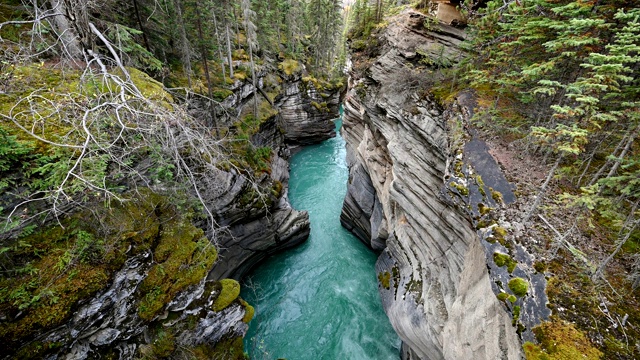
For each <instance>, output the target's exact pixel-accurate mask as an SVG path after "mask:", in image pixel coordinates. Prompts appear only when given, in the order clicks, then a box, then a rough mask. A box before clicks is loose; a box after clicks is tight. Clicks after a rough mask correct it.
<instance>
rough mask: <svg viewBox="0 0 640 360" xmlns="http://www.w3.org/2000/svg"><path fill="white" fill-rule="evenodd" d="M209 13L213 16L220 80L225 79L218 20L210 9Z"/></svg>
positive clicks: (225, 73)
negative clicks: (220, 71)
mask: <svg viewBox="0 0 640 360" xmlns="http://www.w3.org/2000/svg"><path fill="white" fill-rule="evenodd" d="M211 15H212V16H213V28H214V29H215V31H214V36H215V37H216V47H217V48H218V58H219V59H220V68H222V80H223V82H224V81H226V78H227V72H226V70H225V67H224V57H223V56H222V46H220V36H219V35H218V20H217V19H216V12H215V11H213V9H212V10H211Z"/></svg>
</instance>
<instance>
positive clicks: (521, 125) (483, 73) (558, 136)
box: [461, 0, 640, 285]
mask: <svg viewBox="0 0 640 360" xmlns="http://www.w3.org/2000/svg"><path fill="white" fill-rule="evenodd" d="M465 8H466V9H467V10H468V12H469V15H470V17H471V18H472V21H471V27H470V30H471V32H472V37H471V40H470V41H469V43H468V45H469V51H470V52H471V53H472V56H470V57H469V58H468V59H467V60H466V67H465V68H463V69H462V71H461V76H462V77H463V78H465V80H466V84H468V85H471V86H472V87H474V88H475V89H477V90H478V93H479V94H480V97H481V98H482V99H484V102H485V105H487V107H488V110H487V112H486V113H485V114H484V116H486V117H490V118H491V119H492V121H491V122H486V123H487V124H492V125H491V126H493V127H494V128H495V129H499V130H500V131H511V132H512V135H513V136H514V137H516V138H521V139H523V140H524V141H523V143H525V144H526V146H525V147H526V148H527V149H528V150H529V151H530V152H532V153H537V154H540V155H542V156H543V158H544V159H547V160H548V161H549V162H550V163H555V164H556V166H553V167H552V169H553V170H552V173H551V174H549V175H550V176H552V175H556V176H559V177H562V178H563V179H565V180H566V181H568V182H569V183H570V184H572V185H573V187H572V188H568V189H567V190H566V191H565V192H564V193H563V194H562V195H561V196H560V197H559V198H558V200H560V201H562V204H563V205H564V206H566V207H567V208H568V209H569V210H570V211H571V213H572V214H578V215H579V216H578V217H577V221H580V220H586V223H588V224H599V225H601V228H605V229H607V230H606V231H609V232H610V234H611V236H612V237H613V238H616V239H617V240H616V241H615V244H614V245H615V246H613V247H612V250H611V251H610V253H611V255H610V256H609V257H608V258H606V259H599V260H598V259H594V262H595V263H596V264H597V271H595V272H594V273H593V274H592V278H593V279H594V280H598V279H601V278H602V277H603V276H604V274H605V272H606V271H605V268H606V266H607V264H608V263H609V261H610V260H611V259H612V257H614V256H615V255H617V254H618V253H619V251H620V250H621V248H622V247H623V245H624V244H628V242H633V243H637V242H638V240H639V239H640V229H639V225H640V211H639V206H638V204H639V202H640V147H639V145H638V144H639V142H638V137H639V135H640V8H638V4H637V2H635V1H625V0H598V1H585V0H559V1H547V0H519V1H508V2H503V1H489V2H488V3H487V4H486V6H483V7H479V8H476V7H475V6H474V4H471V3H467V4H465ZM471 9H474V10H471ZM558 165H559V166H558ZM556 168H557V171H556ZM554 173H556V174H554ZM535 211H536V209H535V207H534V208H532V209H531V211H530V212H529V214H528V216H527V219H528V218H529V217H530V216H531V215H532V214H534V213H535ZM574 221H576V220H574ZM634 246H635V245H634ZM628 270H629V271H630V276H631V277H632V279H638V270H639V269H638V267H637V266H636V267H635V269H632V268H630V267H629V268H628ZM635 283H636V285H637V284H638V283H639V282H638V281H637V280H636V282H635Z"/></svg>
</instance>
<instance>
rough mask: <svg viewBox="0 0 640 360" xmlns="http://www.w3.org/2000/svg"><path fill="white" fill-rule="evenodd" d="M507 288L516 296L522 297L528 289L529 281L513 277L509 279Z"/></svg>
mask: <svg viewBox="0 0 640 360" xmlns="http://www.w3.org/2000/svg"><path fill="white" fill-rule="evenodd" d="M508 285H509V289H511V291H513V293H514V294H515V295H516V296H519V297H522V296H525V295H526V294H527V291H529V283H527V281H526V280H525V279H523V278H519V277H517V278H513V279H511V280H509V284H508Z"/></svg>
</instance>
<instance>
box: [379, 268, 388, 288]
mask: <svg viewBox="0 0 640 360" xmlns="http://www.w3.org/2000/svg"><path fill="white" fill-rule="evenodd" d="M378 281H379V282H380V285H382V287H383V288H385V289H387V290H389V287H390V282H391V274H390V273H389V272H388V271H385V272H381V273H378Z"/></svg>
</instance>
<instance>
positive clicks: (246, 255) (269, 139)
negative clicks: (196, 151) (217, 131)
mask: <svg viewBox="0 0 640 360" xmlns="http://www.w3.org/2000/svg"><path fill="white" fill-rule="evenodd" d="M259 83H260V84H262V83H263V82H262V80H261V81H260V82H259ZM233 89H234V91H235V92H234V93H233V94H231V95H230V96H229V97H228V99H227V100H225V101H224V102H223V104H226V106H232V107H236V108H234V109H227V110H228V111H225V112H224V113H225V114H226V115H225V116H227V118H224V119H222V118H221V119H220V120H221V121H222V122H224V123H225V124H226V125H227V126H229V125H230V123H231V122H232V119H231V118H232V117H233V116H230V114H231V115H233V114H239V113H241V109H242V107H243V106H245V105H246V104H248V103H249V102H251V101H252V97H253V96H260V97H263V98H266V96H265V95H264V94H260V95H258V92H257V91H255V89H253V87H252V85H250V84H248V83H246V82H245V83H244V84H241V83H238V84H235V85H234V87H233ZM302 89H304V91H303V90H302ZM282 91H283V93H282V95H281V96H279V97H278V99H279V100H278V102H277V104H276V106H279V110H280V112H279V114H277V115H274V116H270V117H269V118H267V119H265V120H264V121H262V122H261V123H260V125H259V129H258V131H257V132H256V133H254V134H252V136H251V137H250V139H249V141H250V142H251V143H252V145H253V146H255V147H256V148H258V147H269V148H271V150H272V151H271V156H270V166H269V171H263V172H260V173H259V174H250V173H249V172H250V171H251V169H240V167H238V168H230V169H228V170H223V169H221V168H217V167H212V168H210V169H208V172H207V175H206V176H203V177H202V178H201V180H202V181H204V182H205V184H201V185H202V188H203V189H206V188H207V187H210V188H211V189H212V190H211V191H207V192H206V194H203V195H202V196H203V197H204V198H202V200H204V201H205V202H206V203H207V204H208V205H209V211H211V213H212V215H213V217H214V218H215V221H216V223H217V226H218V227H219V229H217V232H216V233H215V235H214V236H210V238H214V239H215V242H216V243H215V244H214V245H215V246H216V248H217V249H218V251H217V261H216V262H215V264H213V265H212V264H211V263H212V262H213V261H214V258H215V254H216V252H215V251H213V254H214V255H211V254H209V255H210V256H209V258H207V259H208V260H207V261H209V260H210V262H205V261H204V260H202V261H201V262H202V264H200V263H198V264H195V262H196V261H197V260H201V259H200V257H202V256H201V255H199V253H198V254H197V255H193V256H190V255H189V256H185V259H184V260H181V262H180V263H179V264H178V265H179V266H178V267H177V269H176V268H170V267H169V264H163V263H161V260H160V259H159V258H158V257H159V256H160V255H158V254H160V253H162V254H164V255H163V256H164V257H167V256H171V255H170V254H172V253H174V252H175V253H177V254H182V253H183V252H185V251H186V250H184V249H181V248H180V247H181V246H183V245H184V244H178V245H171V246H172V247H171V248H170V249H167V246H169V245H164V243H163V244H160V242H161V240H159V239H161V238H165V239H173V238H180V237H181V236H183V235H185V234H184V233H185V232H186V231H185V229H190V230H189V231H194V232H195V233H196V234H198V236H202V230H200V229H197V227H196V226H194V225H197V224H193V223H192V219H191V218H189V217H188V216H186V215H184V214H179V213H177V214H171V215H167V216H166V217H167V218H169V219H179V220H180V221H181V222H184V223H188V226H187V227H186V228H185V227H180V226H178V227H175V228H172V227H171V224H172V223H171V222H170V221H169V220H166V219H165V220H163V221H160V220H157V219H156V220H157V224H156V223H154V224H155V228H154V229H155V231H156V232H155V233H153V234H151V235H149V236H148V238H145V241H146V242H147V243H148V244H147V245H145V246H147V247H144V249H143V250H135V249H137V248H138V247H140V248H143V246H142V245H140V244H138V243H140V241H138V242H137V243H136V246H130V247H129V249H128V250H126V254H122V256H124V257H125V258H126V262H125V261H124V260H123V262H124V265H122V264H121V265H120V266H122V267H121V268H120V269H119V270H118V269H114V270H113V274H112V276H111V278H109V279H105V280H104V283H103V284H101V285H100V286H101V288H98V289H100V290H97V291H93V292H92V293H90V294H88V295H86V296H85V298H83V299H81V301H80V302H78V303H77V304H75V305H74V306H73V309H72V310H73V313H70V315H69V317H67V318H65V319H61V320H62V323H60V324H56V326H55V327H54V326H49V325H48V326H42V327H40V328H37V329H35V330H34V331H32V332H30V333H28V334H26V335H24V336H22V335H16V334H9V335H8V337H7V338H9V337H10V338H11V343H10V344H6V345H7V346H5V348H4V349H2V350H1V351H0V358H7V359H9V358H15V357H22V356H26V357H27V358H36V357H37V358H41V357H46V358H48V359H63V358H68V359H86V358H100V357H109V358H119V359H133V358H137V357H141V356H142V357H149V358H161V357H162V358H164V357H166V356H168V355H169V354H170V353H173V354H174V356H175V357H181V356H184V357H190V356H193V354H192V353H191V352H192V351H193V349H195V348H197V347H198V346H200V345H203V344H205V345H207V346H209V347H210V350H211V351H214V352H215V354H214V353H211V354H207V356H210V357H213V358H221V359H231V358H233V359H235V358H244V355H243V352H242V339H241V338H242V337H243V336H244V335H245V333H246V331H247V328H248V325H247V323H248V322H249V321H250V319H251V317H252V313H253V308H251V306H250V305H249V304H247V303H246V302H244V301H243V300H242V299H240V298H239V297H238V294H239V285H238V284H237V283H236V282H233V281H232V280H223V281H219V280H221V279H224V278H235V279H240V278H241V277H242V276H243V275H244V274H245V273H246V272H247V271H249V270H250V269H251V268H252V267H253V266H255V265H256V264H257V263H258V262H260V261H261V260H262V259H264V258H265V257H267V256H268V255H270V254H273V253H275V252H278V251H281V250H282V249H285V248H288V247H292V246H295V245H297V244H299V243H300V242H302V241H304V240H306V238H307V237H308V235H309V216H308V214H307V212H306V211H297V210H295V209H293V208H292V207H291V205H290V204H289V200H288V196H287V189H288V180H289V163H288V159H289V157H290V150H289V146H290V144H293V145H298V144H308V143H312V142H317V141H321V140H324V139H326V138H328V137H331V136H333V135H335V132H334V124H333V122H332V120H333V119H335V118H336V117H337V116H338V102H339V97H340V94H339V92H338V91H337V90H336V91H329V92H325V93H320V92H318V91H316V89H315V88H314V87H313V85H311V84H303V81H302V79H301V76H297V77H292V78H286V79H284V82H283V85H282ZM321 99H324V100H323V102H322V103H318V102H315V101H316V100H318V101H319V100H321ZM314 102H315V103H316V104H317V105H318V106H314ZM196 107H198V106H197V105H196ZM196 111H197V109H196ZM149 192H150V191H149ZM145 194H146V193H145ZM199 195H200V194H199ZM142 197H143V198H145V196H142ZM166 201H167V202H169V203H170V202H171V201H172V200H171V199H167V200H166ZM168 207H171V206H169V205H168ZM178 207H179V206H178ZM134 208H135V213H136V214H137V215H136V216H137V217H133V218H131V219H129V218H128V217H124V218H122V219H119V220H118V222H119V223H114V226H113V227H114V229H112V230H114V231H116V232H117V230H118V229H117V226H121V227H123V226H124V225H122V223H129V222H130V223H132V224H134V225H135V226H133V225H132V226H133V227H132V228H131V229H124V228H123V229H124V230H123V229H120V230H119V231H120V232H121V233H122V232H123V233H125V235H123V234H121V233H118V234H117V236H122V237H123V241H124V240H127V239H128V238H127V236H128V237H140V236H141V235H138V234H142V233H146V232H148V231H149V230H148V229H147V228H148V227H149V226H146V225H145V224H146V223H145V222H144V221H140V219H155V217H157V216H158V214H159V213H160V212H161V210H160V207H159V206H156V205H154V206H151V205H150V207H149V209H147V208H143V207H140V206H139V207H134ZM176 211H178V210H176ZM178 212H179V211H178ZM183 217H184V218H183ZM149 221H150V220H149ZM116 225H117V226H116ZM88 226H90V225H88ZM102 226H108V225H102ZM185 226H186V225H185ZM202 227H203V228H207V226H202ZM196 230H197V231H196ZM187 235H188V234H187ZM209 235H211V234H209ZM188 240H189V241H191V240H193V241H192V242H195V243H197V244H199V245H197V246H200V245H201V244H202V242H201V241H200V240H201V239H200V238H198V237H197V238H194V239H188ZM205 240H206V239H205ZM189 241H187V243H186V244H187V245H189V246H191V245H193V244H191V242H189ZM166 243H170V241H167V242H166ZM207 245H209V244H208V242H207ZM161 247H164V248H163V249H160V248H161ZM132 249H134V250H132ZM206 249H208V251H209V253H211V249H212V247H206ZM192 250H193V249H192ZM134 251H138V253H135V254H134ZM197 251H203V252H204V251H205V250H202V249H197ZM194 253H196V252H195V251H194ZM167 262H168V261H167ZM191 262H194V264H191ZM172 265H174V264H172ZM189 266H192V267H193V268H194V270H193V271H191V270H192V269H189V271H190V272H188V274H193V273H198V271H201V272H202V273H203V276H200V275H198V277H194V278H193V279H188V280H187V279H183V278H179V279H172V278H171V276H174V275H175V273H178V274H182V273H181V272H182V271H186V270H185V269H186V268H188V267H189ZM165 267H166V268H165ZM203 268H204V270H203ZM207 269H211V270H210V271H209V272H208V274H207V271H206V270H207ZM170 271H172V272H173V273H171V274H169V275H168V276H169V280H165V281H164V282H162V281H161V280H162V279H164V278H165V277H167V273H168V272H170ZM198 274H199V273H198ZM150 277H154V279H155V282H157V283H158V284H155V287H154V288H151V289H145V290H141V289H143V288H145V287H149V286H148V285H146V284H145V282H150V281H148V279H149V278H150ZM225 281H226V282H231V283H232V284H235V286H232V287H231V288H225V287H224V286H223V283H224V282H225ZM166 283H169V284H166ZM184 283H189V284H191V285H188V286H180V287H179V290H177V291H173V292H171V293H169V291H168V290H167V289H165V287H168V288H172V286H173V285H176V286H178V285H177V284H184ZM165 285H167V286H165ZM163 286H164V287H163ZM77 290H78V291H83V290H84V289H77ZM158 299H161V300H158ZM221 299H222V300H221ZM223 300H224V301H223ZM220 301H223V303H224V306H222V305H219V304H218V303H219V302H220ZM145 306H147V308H148V307H150V306H154V310H153V311H149V310H148V309H146V308H145ZM5 310H6V309H0V322H2V323H3V324H5V323H6V322H7V321H14V322H18V321H20V319H21V317H24V315H22V314H21V313H18V314H10V315H11V316H12V317H15V319H13V318H12V319H9V318H8V315H7V313H5ZM141 314H146V315H145V316H143V315H141ZM14 315H15V316H14ZM41 322H42V321H41ZM24 332H25V333H26V331H24ZM3 335H4V333H3ZM14 335H15V336H14ZM4 339H5V338H3V340H4ZM219 343H222V344H221V345H220V346H218V344H219ZM214 347H215V348H214Z"/></svg>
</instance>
